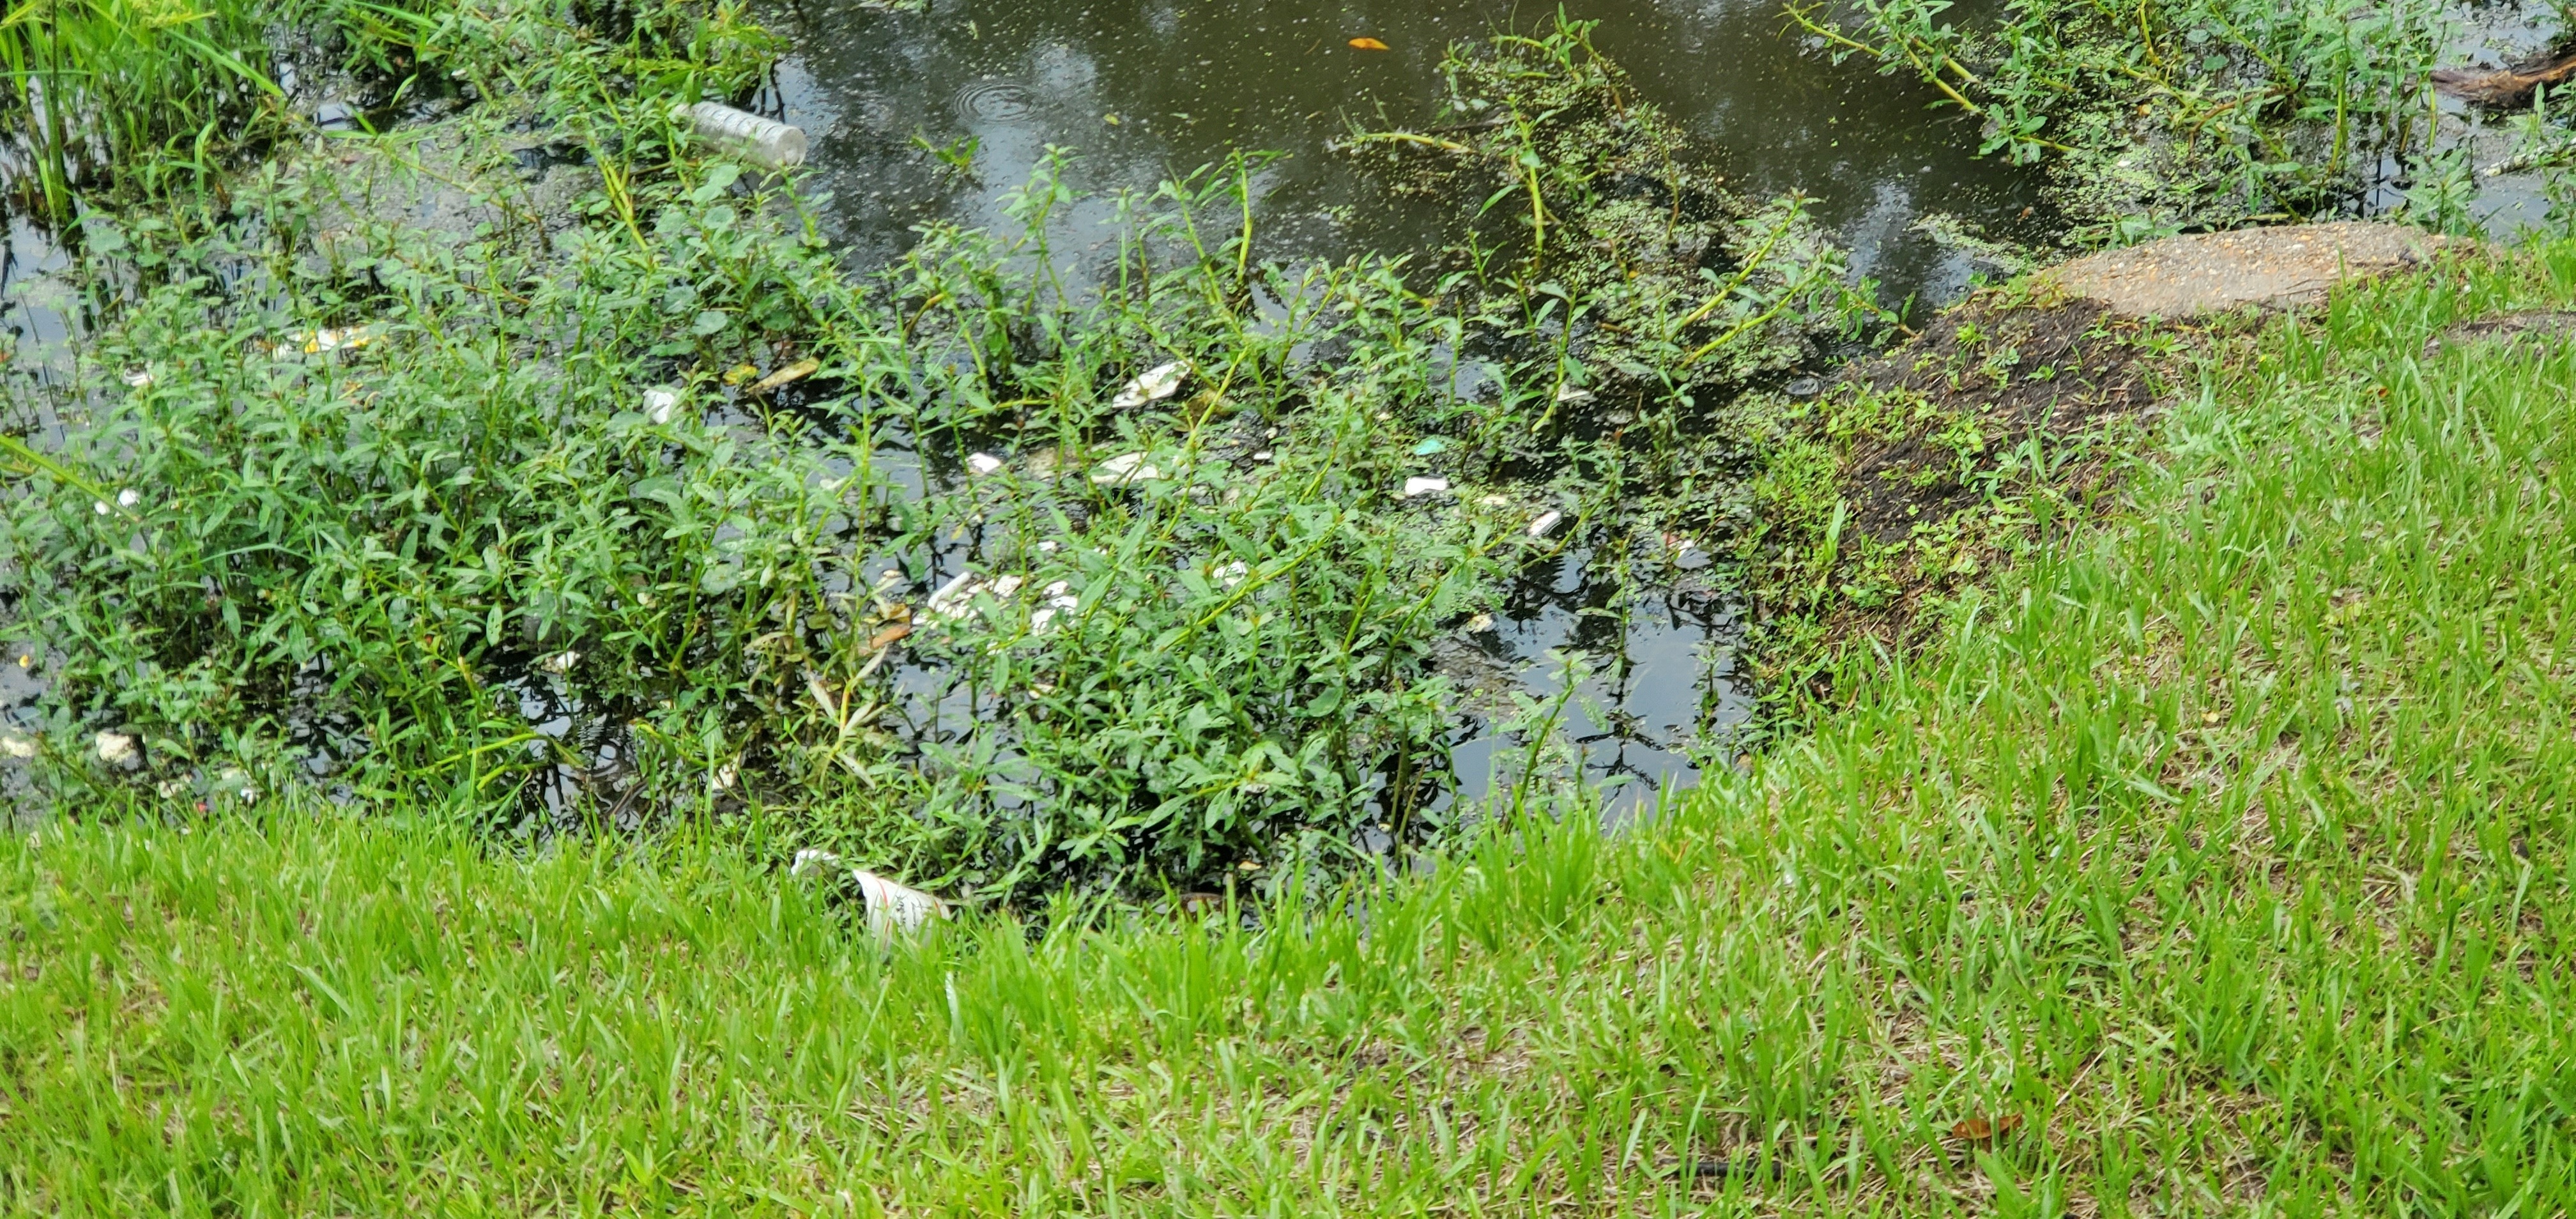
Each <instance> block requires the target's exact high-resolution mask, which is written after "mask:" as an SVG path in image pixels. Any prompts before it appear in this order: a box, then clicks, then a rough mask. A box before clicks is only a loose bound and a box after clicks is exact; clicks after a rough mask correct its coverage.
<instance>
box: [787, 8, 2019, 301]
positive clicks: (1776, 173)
mask: <svg viewBox="0 0 2576 1219" xmlns="http://www.w3.org/2000/svg"><path fill="white" fill-rule="evenodd" d="M1568 11H1569V12H1570V13H1571V14H1572V15H1573V16H1575V17H1577V18H1580V19H1598V20H1599V21H1600V22H1601V26H1600V29H1599V31H1598V32H1597V33H1596V35H1595V42H1596V44H1597V45H1598V46H1599V47H1600V48H1601V50H1602V51H1603V52H1604V53H1606V54H1608V55H1609V56H1610V57H1611V58H1613V59H1615V60H1616V61H1618V62H1619V63H1620V64H1621V65H1622V66H1623V67H1625V68H1626V69H1627V70H1628V71H1629V73H1630V74H1631V75H1632V76H1633V77H1634V78H1635V81H1636V84H1637V87H1638V89H1639V91H1640V92H1642V93H1643V94H1644V95H1645V97H1646V98H1647V100H1649V101H1652V102H1654V103H1656V104H1657V105H1659V106H1661V107H1662V108H1663V109H1664V110H1665V111H1666V112H1667V113H1669V114H1670V115H1672V116H1673V117H1675V118H1676V119H1678V120H1680V121H1681V122H1682V123H1683V124H1684V125H1685V126H1686V128H1687V129H1688V130H1690V131H1691V132H1693V133H1695V134H1696V135H1698V136H1700V137H1702V138H1703V139H1705V140H1707V141H1708V142H1709V143H1710V145H1711V147H1712V148H1713V149H1715V150H1716V152H1717V154H1718V160H1717V163H1718V165H1719V167H1720V171H1721V172H1723V173H1725V174H1726V175H1727V177H1728V179H1729V181H1730V183H1731V184H1732V185H1734V186H1735V187H1737V188H1739V189H1741V190H1743V191H1745V192H1747V193H1749V194H1754V195H1771V194H1779V193H1785V192H1788V191H1791V190H1802V191H1804V192H1806V193H1807V194H1809V195H1811V196H1815V197H1816V198H1817V199H1818V200H1819V201H1820V206H1819V208H1818V215H1819V218H1820V219H1822V220H1823V221H1824V222H1825V223H1826V224H1828V225H1830V226H1832V227H1834V228H1835V229H1836V230H1837V231H1838V232H1839V233H1840V234H1841V235H1842V238H1843V240H1844V242H1845V243H1846V244H1847V245H1848V246H1849V247H1850V249H1851V250H1852V252H1853V264H1854V268H1855V269H1856V270H1857V271H1859V272H1860V273H1861V274H1864V275H1868V276H1872V277H1875V278H1877V279H1879V280H1880V281H1882V282H1883V283H1884V284H1885V285H1886V287H1887V291H1888V293H1889V295H1890V297H1891V299H1892V300H1901V299H1903V298H1904V297H1905V296H1907V295H1909V294H1916V293H1920V294H1922V295H1924V296H1925V297H1927V298H1934V299H1938V298H1946V297H1950V296H1955V295H1956V294H1957V293H1958V292H1959V291H1960V290H1961V289H1962V288H1963V287H1964V286H1965V285H1966V282H1967V277H1968V274H1969V270H1970V268H1969V266H1968V263H1967V262H1966V261H1965V260H1964V259H1963V258H1961V257H1959V256H1958V255H1956V254H1954V253H1951V252H1949V251H1945V250H1943V249H1942V248H1941V247H1939V246H1936V245H1934V244H1933V243H1932V242H1931V241H1930V240H1928V239H1927V238H1925V237H1924V236H1923V235H1921V234H1918V233H1914V232H1911V231H1909V229H1908V226H1909V225H1911V224H1912V222H1913V221H1914V220H1915V219H1917V218H1918V217H1919V216H1921V215H1922V214H1923V213H1924V212H1926V211H1930V210H1943V211H1949V212H1952V213H1955V214H1957V215H1959V216H1961V217H1962V218H1963V219H1966V220H1969V221H1971V222H1976V223H1980V224H1984V225H1986V226H1987V227H1988V229H1989V231H1990V232H1994V233H1998V234H2001V235H2005V236H2015V237H2023V238H2027V239H2030V240H2040V239H2043V238H2044V237H2045V235H2046V220H2045V218H2044V217H2043V216H2042V215H2041V214H2040V211H2039V210H2038V209H2037V207H2036V205H2037V203H2038V192H2037V187H2038V179H2037V177H2036V176H2035V175H2033V174H2031V173H2029V172H2027V171H2021V170H2014V169H2011V168H2010V167H2007V166H2004V165H2002V164H2000V163H1998V162H1995V161H1987V160H1979V159H1977V158H1976V157H1975V156H1974V153H1975V151H1976V143H1977V140H1976V128H1975V125H1974V123H1973V122H1971V121H1968V120H1965V119H1962V118H1961V117H1959V116H1958V115H1957V114H1956V113H1955V112H1945V111H1937V110H1934V109H1931V108H1930V104H1931V102H1932V101H1933V100H1934V99H1935V98H1936V97H1937V95H1936V94H1934V93H1933V92H1932V91H1931V90H1929V89H1928V88H1924V87H1922V86H1920V85H1917V84H1915V83H1913V82H1912V81H1910V80H1908V79H1905V78H1900V77H1893V76H1881V75H1879V74H1877V73H1876V72H1875V71H1873V70H1871V69H1869V68H1867V67H1864V66H1862V65H1859V64H1857V63H1855V64H1847V65H1845V66H1843V67H1840V68H1836V67H1833V66H1830V65H1828V64H1826V63H1824V62H1823V61H1822V60H1821V59H1820V58H1816V57H1810V56H1805V55H1802V54H1800V53H1799V49H1798V47H1797V45H1796V44H1795V43H1794V42H1793V41H1792V40H1791V39H1789V38H1788V37H1787V36H1785V35H1784V34H1782V32H1781V26H1782V24H1783V22H1784V19H1783V17H1782V16H1781V13H1780V6H1779V4H1778V3H1777V0H1701V2H1697V3H1689V2H1682V0H1579V2H1577V3H1574V4H1571V5H1569V6H1568ZM1552 16H1553V14H1552V12H1551V10H1549V9H1546V8H1543V7H1537V6H1527V7H1523V6H1515V5H1512V4H1505V3H1494V2H1492V0H1463V2H1462V0H1436V2H1435V3H1431V4H1421V5H1417V4H1405V5H1397V4H1350V5H1343V6H1338V7H1336V6H1317V5H1313V4H1303V3H1294V2H1289V0H1249V2H1242V3H1217V2H1215V0H1147V2H1145V3H1114V2H1110V0H1069V2H1068V0H1052V2H1049V0H1038V2H1031V0H932V3H931V4H930V5H929V7H928V8H927V9H926V10H925V11H923V12H919V13H901V12H888V11H884V10H881V9H878V8H874V7H871V6H869V5H867V4H864V3H854V2H851V0H815V2H809V3H804V4H799V5H796V6H795V7H793V8H791V9H790V10H788V11H787V12H786V13H784V14H782V15H781V17H780V18H779V20H778V24H779V26H780V28H782V29H783V30H785V31H786V32H787V33H788V34H789V36H790V37H791V39H792V40H793V42H794V51H793V53H792V54H791V55H790V56H789V57H788V59H787V60H786V62H785V63H783V64H782V65H781V66H780V68H779V71H778V75H777V85H776V87H775V89H774V90H773V91H772V93H771V94H770V96H768V97H765V98H763V99H762V101H763V102H764V103H765V104H767V105H769V106H771V107H774V108H775V109H776V110H777V111H783V113H784V116H785V117H786V119H787V120H788V121H789V122H792V123H796V124H798V125H800V126H803V127H804V128H805V129H806V132H807V134H808V136H809V137H811V138H812V139H813V140H814V150H813V157H812V164H813V165H814V166H815V168H816V177H817V178H818V179H819V180H820V182H821V183H822V184H823V185H825V186H827V187H828V188H829V189H831V190H832V191H834V192H835V195H836V199H835V206H834V207H833V209H832V211H831V213H830V220H831V223H832V226H833V227H832V231H833V235H834V236H835V237H836V238H837V239H839V240H840V241H842V242H844V243H846V244H847V245H848V246H849V247H850V248H851V249H852V250H853V251H854V252H855V253H856V256H857V257H859V258H860V259H862V260H873V259H875V258H881V257H883V256H885V255H889V254H892V253H894V252H896V251H898V250H900V249H902V248H903V247H904V246H905V245H907V244H908V243H909V240H910V235H909V229H910V227H911V226H912V225H914V224H917V223H920V222H921V221H923V220H926V219H931V218H946V219H954V220H959V221H963V222H966V223H970V224H999V223H1001V222H1002V221H1003V215H1002V212H1001V208H1000V205H1001V199H1002V197H1003V194H1004V193H1005V192H1006V191H1008V190H1010V189H1011V188H1013V187H1016V186H1018V185H1019V184H1020V183H1021V182H1022V181H1023V180H1025V178H1026V176H1027V173H1028V170H1029V168H1030V166H1031V165H1032V164H1034V163H1035V162H1036V160H1037V159H1038V158H1039V157H1040V156H1041V155H1042V154H1043V153H1044V151H1045V149H1046V148H1047V147H1048V146H1049V145H1055V146H1060V147H1066V148H1072V149H1076V150H1078V151H1079V152H1080V154H1081V157H1082V160H1081V164H1080V169H1079V172H1078V174H1077V177H1076V179H1075V185H1076V186H1077V187H1078V188H1085V189H1087V190H1088V191H1090V192H1101V193H1105V192H1108V191H1114V190H1116V189H1118V188H1121V187H1133V188H1138V189H1149V188H1151V187H1152V186H1153V185H1154V184H1155V183H1156V182H1158V181H1160V180H1162V179H1163V178H1165V177H1167V176H1169V175H1171V174H1173V173H1175V172H1185V171H1188V170H1190V169H1193V168H1195V167H1197V166H1200V165H1203V164H1207V163H1210V162H1213V161H1216V160H1219V159H1221V158H1223V157H1224V156H1226V155H1227V154H1228V153H1229V152H1231V151H1233V150H1235V149H1238V148H1240V149H1263V150H1270V151H1276V152H1280V153H1284V154H1286V155H1285V156H1284V157H1283V158H1282V159H1281V160H1279V161H1277V162H1275V163H1274V164H1273V165H1272V166H1271V168H1270V169H1269V171H1268V172H1267V173H1266V174H1265V175H1264V176H1263V178H1262V179H1261V180H1260V181H1259V182H1258V183H1257V185H1258V188H1259V189H1260V191H1261V197H1262V198H1261V206H1260V208H1259V210H1258V212H1257V217H1258V220H1259V222H1260V227H1261V231H1262V232H1264V233H1265V234H1266V235H1267V240H1268V242H1269V243H1270V246H1269V251H1268V252H1269V253H1271V254H1273V255H1275V256H1288V255H1311V256H1320V257H1327V258H1338V257H1341V256H1343V255H1345V254H1348V253H1350V252H1352V251H1354V250H1362V249H1366V250H1377V251H1386V252H1398V251H1405V250H1416V249H1426V248H1433V247H1436V246H1437V245H1439V244H1440V243H1441V241H1442V240H1443V237H1442V235H1441V234H1440V233H1439V232H1438V231H1437V229H1436V228H1435V227H1434V225H1435V224H1436V222H1437V217H1436V215H1435V214H1434V213H1433V211H1432V210H1431V209H1429V208H1427V207H1425V206H1424V205H1422V204H1418V203H1416V204H1406V203H1402V202H1398V201H1394V200H1390V199H1389V198H1387V197H1386V196H1385V195H1384V194H1383V193H1382V192H1381V191H1380V190H1379V189H1378V188H1377V186H1376V185H1375V184H1374V183H1373V182H1371V181H1370V180H1369V179H1368V177H1367V175H1366V174H1365V173H1364V172H1363V171H1362V170H1361V169H1360V167H1359V166H1357V165H1355V164H1354V163H1352V162H1351V161H1350V160H1349V159H1347V158H1344V157H1340V156H1336V155H1335V154H1333V153H1331V152H1329V151H1327V150H1326V147H1325V145H1326V142H1327V141H1329V140H1331V139H1333V138H1334V137H1336V136H1339V135H1343V134H1346V133H1347V132H1348V131H1349V130H1350V128H1351V126H1352V125H1354V124H1356V125H1358V126H1360V127H1363V128H1384V127H1389V126H1395V125H1418V124H1420V123H1422V122H1425V121H1427V120H1428V118H1429V116H1430V115H1431V114H1432V112H1433V109H1434V107H1435V105H1436V103H1437V102H1438V100H1439V98H1440V97H1441V96H1442V95H1443V92H1442V91H1443V82H1442V81H1441V78H1440V74H1439V71H1438V69H1439V64H1440V59H1441V55H1442V52H1443V50H1444V49H1445V48H1446V47H1447V45H1448V44H1449V43H1451V42H1452V41H1454V40H1462V39H1468V40H1472V39H1482V38H1484V37H1486V36H1488V35H1490V34H1493V33H1498V32H1503V31H1507V30H1510V29H1514V28H1520V29H1528V28H1529V27H1530V26H1531V25H1532V24H1533V23H1535V22H1537V21H1540V20H1545V19H1552ZM1356 37H1369V38H1375V39H1377V40H1379V41H1381V42H1384V43H1386V44H1387V45H1388V46H1389V47H1390V48H1391V49H1389V50H1386V51H1361V50H1354V49H1352V48H1351V47H1350V46H1349V45H1347V44H1348V42H1349V40H1350V39H1352V38H1356ZM916 139H919V140H921V141H926V142H928V143H931V144H936V145H939V146H942V147H952V146H955V145H957V144H958V142H960V141H963V140H968V139H972V140H974V141H976V156H975V161H974V172H973V174H972V175H971V176H970V175H967V174H961V173H958V172H956V171H954V170H951V169H950V168H949V167H948V166H946V165H944V164H942V163H940V162H939V161H938V160H936V159H933V158H932V157H929V156H927V155H925V154H924V153H923V152H922V150H921V148H920V147H919V146H918V145H917V144H916ZM1090 207H1091V208H1092V209H1093V210H1092V212H1091V214H1090V215H1089V216H1088V217H1080V216H1078V217H1077V218H1076V223H1077V225H1079V224H1080V223H1082V221H1083V220H1084V219H1088V220H1090V221H1092V222H1094V223H1097V222H1099V221H1101V220H1105V219H1106V218H1107V216H1108V204H1106V203H1105V202H1094V203H1092V204H1091V205H1090Z"/></svg>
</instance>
